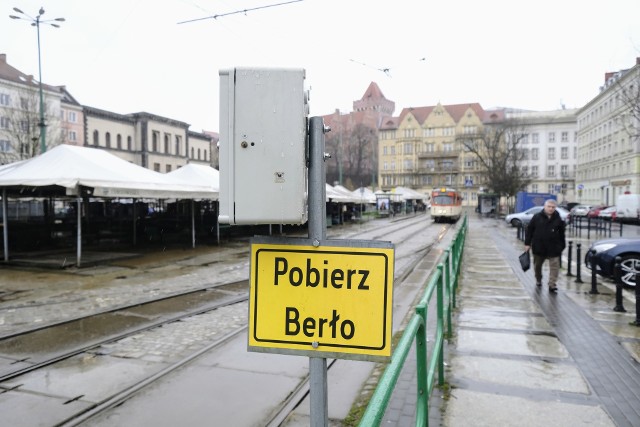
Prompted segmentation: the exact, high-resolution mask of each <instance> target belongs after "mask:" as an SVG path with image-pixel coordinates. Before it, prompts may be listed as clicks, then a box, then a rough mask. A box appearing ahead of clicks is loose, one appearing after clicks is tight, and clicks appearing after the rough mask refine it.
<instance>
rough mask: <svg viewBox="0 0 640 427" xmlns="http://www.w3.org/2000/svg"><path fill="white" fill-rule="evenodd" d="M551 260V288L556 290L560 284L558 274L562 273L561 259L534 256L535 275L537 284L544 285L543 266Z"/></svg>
mask: <svg viewBox="0 0 640 427" xmlns="http://www.w3.org/2000/svg"><path fill="white" fill-rule="evenodd" d="M546 259H548V260H549V287H550V288H555V287H556V284H557V282H558V274H559V273H560V257H559V256H558V257H550V258H547V257H543V256H540V255H535V254H534V255H533V273H534V274H535V276H536V283H542V264H544V260H546Z"/></svg>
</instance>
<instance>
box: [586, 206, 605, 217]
mask: <svg viewBox="0 0 640 427" xmlns="http://www.w3.org/2000/svg"><path fill="white" fill-rule="evenodd" d="M608 207H609V206H606V205H598V206H593V207H592V208H591V209H589V212H587V217H589V218H597V217H598V215H599V214H600V211H602V210H604V209H606V208H608Z"/></svg>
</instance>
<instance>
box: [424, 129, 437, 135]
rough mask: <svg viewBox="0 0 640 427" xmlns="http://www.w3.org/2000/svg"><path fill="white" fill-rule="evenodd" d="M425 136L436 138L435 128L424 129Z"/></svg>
mask: <svg viewBox="0 0 640 427" xmlns="http://www.w3.org/2000/svg"><path fill="white" fill-rule="evenodd" d="M424 136H427V137H429V136H436V130H435V129H434V128H427V129H424Z"/></svg>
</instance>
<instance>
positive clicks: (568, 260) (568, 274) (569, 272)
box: [567, 240, 580, 276]
mask: <svg viewBox="0 0 640 427" xmlns="http://www.w3.org/2000/svg"><path fill="white" fill-rule="evenodd" d="M572 245H573V241H572V240H569V254H568V256H567V276H573V274H571V251H572ZM579 262H580V261H578V263H579ZM578 268H580V266H578Z"/></svg>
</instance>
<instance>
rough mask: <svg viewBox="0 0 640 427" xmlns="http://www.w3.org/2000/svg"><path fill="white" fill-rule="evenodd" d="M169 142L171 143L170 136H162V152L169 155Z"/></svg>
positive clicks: (166, 134)
mask: <svg viewBox="0 0 640 427" xmlns="http://www.w3.org/2000/svg"><path fill="white" fill-rule="evenodd" d="M169 141H171V135H169V134H168V133H165V134H164V152H165V153H167V154H169V153H170V150H169Z"/></svg>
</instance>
